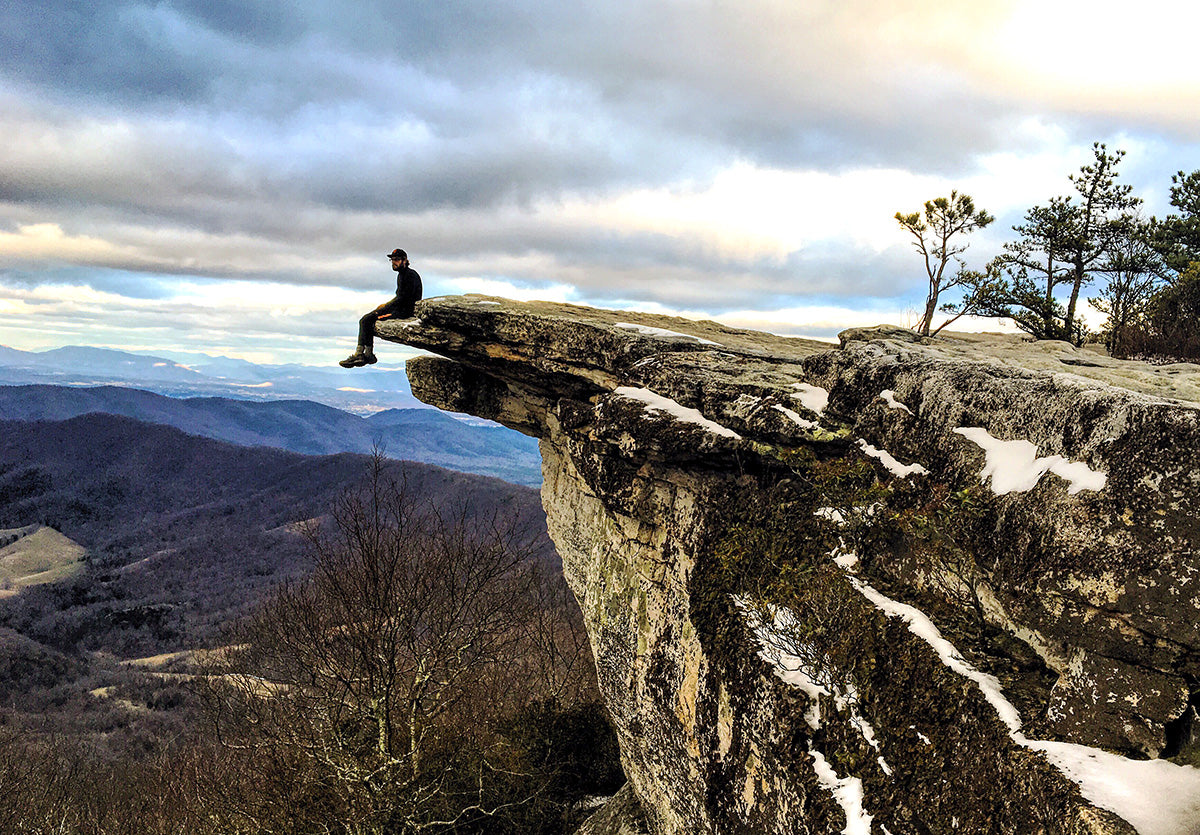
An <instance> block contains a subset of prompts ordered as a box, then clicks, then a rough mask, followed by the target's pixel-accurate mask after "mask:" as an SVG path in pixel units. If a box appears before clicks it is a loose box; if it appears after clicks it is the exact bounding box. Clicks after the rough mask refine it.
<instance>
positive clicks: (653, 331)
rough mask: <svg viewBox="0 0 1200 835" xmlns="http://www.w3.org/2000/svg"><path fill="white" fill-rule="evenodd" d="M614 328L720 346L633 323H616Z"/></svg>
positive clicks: (708, 340) (663, 329)
mask: <svg viewBox="0 0 1200 835" xmlns="http://www.w3.org/2000/svg"><path fill="white" fill-rule="evenodd" d="M616 327H618V328H621V329H622V330H627V331H637V332H638V333H642V334H645V335H646V336H669V337H680V338H682V339H691V340H692V341H694V342H699V343H700V344H701V345H720V344H721V343H720V342H713V341H712V340H711V339H701V338H700V337H698V336H692V335H691V334H690V333H680V332H679V331H669V330H667V329H666V328H652V327H650V326H649V325H639V324H636V323H634V322H617V324H616Z"/></svg>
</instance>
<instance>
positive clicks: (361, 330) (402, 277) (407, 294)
mask: <svg viewBox="0 0 1200 835" xmlns="http://www.w3.org/2000/svg"><path fill="white" fill-rule="evenodd" d="M388 258H390V259H391V260H392V269H393V270H395V271H396V297H395V298H394V299H392V300H391V301H386V302H384V303H383V304H381V305H379V307H377V308H375V309H374V310H372V311H371V312H370V313H368V314H367V315H365V316H363V317H362V318H361V319H359V320H358V347H357V348H355V349H354V353H353V354H351V355H350V356H348V357H346V358H345V359H344V360H342V361H341V362H339V363H338V365H340V366H341V367H342V368H359V367H360V366H364V365H373V364H374V363H376V362H378V360H376V359H375V353H374V348H375V323H376V322H377V321H379V320H380V319H393V318H394V319H409V318H411V317H412V315H413V305H415V304H416V303H417V302H419V301H420V300H421V276H419V275H417V271H416V270H414V269H412V268H411V267H409V266H408V254H407V253H406V252H405V251H404V250H402V249H393V250H392V251H391V252H389V253H388Z"/></svg>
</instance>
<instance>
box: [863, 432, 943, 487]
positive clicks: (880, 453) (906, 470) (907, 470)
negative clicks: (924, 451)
mask: <svg viewBox="0 0 1200 835" xmlns="http://www.w3.org/2000/svg"><path fill="white" fill-rule="evenodd" d="M858 446H859V448H860V449H862V451H863V452H865V453H866V454H867V455H869V456H871V457H872V458H878V459H879V460H880V461H881V462H882V463H883V466H885V467H887V469H888V471H889V472H890V473H891V474H892V475H894V476H897V477H898V478H908V477H909V476H910V475H925V474H927V473H928V472H929V470H927V469H925V468H924V467H922V466H921V465H920V464H901V463H900V462H899V461H897V460H896V459H895V458H893V457H892V455H891V453H889V452H888V451H887V450H884V449H876V448H875V447H873V446H871V445H870V444H868V443H867V442H866V441H865V440H863V439H862V438H859V439H858Z"/></svg>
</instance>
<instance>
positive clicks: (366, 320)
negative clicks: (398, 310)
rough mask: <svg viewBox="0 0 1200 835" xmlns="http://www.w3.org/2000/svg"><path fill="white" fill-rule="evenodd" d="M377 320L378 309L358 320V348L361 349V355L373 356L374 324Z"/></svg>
mask: <svg viewBox="0 0 1200 835" xmlns="http://www.w3.org/2000/svg"><path fill="white" fill-rule="evenodd" d="M378 320H379V309H378V308H376V309H375V310H372V311H371V312H370V313H368V314H367V315H365V316H363V317H362V318H361V319H359V320H358V347H360V348H362V349H363V353H366V354H372V355H373V352H374V349H375V323H376V322H377V321H378Z"/></svg>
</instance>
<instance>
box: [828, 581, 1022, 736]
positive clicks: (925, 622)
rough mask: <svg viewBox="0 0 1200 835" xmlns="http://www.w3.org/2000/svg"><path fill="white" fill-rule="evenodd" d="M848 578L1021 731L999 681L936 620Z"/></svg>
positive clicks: (1012, 725) (1011, 726)
mask: <svg viewBox="0 0 1200 835" xmlns="http://www.w3.org/2000/svg"><path fill="white" fill-rule="evenodd" d="M846 579H848V580H849V581H850V583H851V584H852V585H853V586H854V587H855V588H856V589H858V591H859V592H860V593H861V594H862V595H863V597H865V598H867V600H870V601H871V603H873V604H874V605H875V607H876V608H877V609H879V610H880V611H882V612H883V613H884V614H886V615H888V616H889V617H897V618H900V619H901V620H903V621H904V622H905V623H907V624H908V631H909V632H912V633H913V634H914V635H916V636H917V637H918V638H920V639H921V640H923V641H924V642H925V643H927V644H929V646H930V647H932V648H933V651H934V652H936V653H937V654H938V657H939V658H941V659H942V663H943V664H945V665H946V666H947V667H949V668H950V669H952V670H954V672H956V673H958V674H959V675H960V676H962V677H963V678H966V679H969V680H971V681H973V682H975V684H976V685H978V686H979V689H980V690H981V691H983V697H984V698H985V699H986V700H987V702H988V704H990V705H991V706H992V707H993V708H995V710H996V713H997V714H999V716H1000V721H1001V722H1003V723H1004V724H1005V725H1007V726H1008V729H1009V731H1010V732H1016V731H1018V730H1020V728H1021V717H1020V715H1019V714H1018V713H1017V709H1016V708H1015V707H1013V706H1012V703H1010V702H1009V701H1008V699H1006V698H1004V694H1003V692H1002V691H1001V689H1000V681H999V679H997V678H996V677H995V676H993V675H989V674H988V673H983V672H980V671H979V670H976V669H975V668H974V667H972V666H971V665H970V664H969V663H967V661H966V659H964V658H963V657H962V655H960V654H959V652H958V650H957V649H955V648H954V645H953V644H951V643H950V642H949V641H947V640H946V639H945V638H943V637H942V633H941V632H939V631H938V628H937V627H936V626H934V624H933V621H931V620H930V619H929V618H928V616H927V615H926V614H925V613H924V612H922V611H921V610H920V609H918V608H916V607H915V606H909V605H908V604H907V603H900V602H899V601H897V600H892V599H891V598H890V597H886V596H884V595H882V594H880V593H879V592H878V591H876V590H875V589H873V588H872V587H871V586H869V585H867V584H866V583H864V582H862V581H861V580H859V579H858V578H857V577H853V576H849V575H847V578H846Z"/></svg>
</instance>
